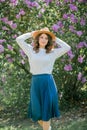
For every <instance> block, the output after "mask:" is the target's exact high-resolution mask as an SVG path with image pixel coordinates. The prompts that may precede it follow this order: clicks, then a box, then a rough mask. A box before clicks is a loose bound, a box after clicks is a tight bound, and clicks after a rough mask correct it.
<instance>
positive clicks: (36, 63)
mask: <svg viewBox="0 0 87 130" xmlns="http://www.w3.org/2000/svg"><path fill="white" fill-rule="evenodd" d="M30 37H32V35H31V33H25V34H23V35H21V36H19V37H17V38H16V41H17V43H18V45H19V46H20V47H21V48H22V49H23V51H24V52H25V54H26V55H27V56H28V59H29V64H30V72H31V73H32V74H33V75H36V74H52V70H53V65H54V62H55V60H56V59H57V58H59V57H60V56H62V55H64V54H65V53H66V52H68V51H69V50H70V49H71V47H70V46H69V45H68V44H67V43H65V42H64V41H62V40H61V39H59V38H56V43H57V44H58V45H60V48H54V49H52V51H51V52H50V53H46V50H45V49H42V48H40V49H39V52H38V53H36V52H35V51H34V50H33V46H32V45H30V44H28V43H26V41H25V40H26V39H28V38H30Z"/></svg>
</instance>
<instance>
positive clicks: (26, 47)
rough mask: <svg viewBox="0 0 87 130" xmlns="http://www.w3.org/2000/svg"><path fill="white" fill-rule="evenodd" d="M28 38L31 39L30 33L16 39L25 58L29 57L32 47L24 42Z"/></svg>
mask: <svg viewBox="0 0 87 130" xmlns="http://www.w3.org/2000/svg"><path fill="white" fill-rule="evenodd" d="M30 37H32V32H31V33H25V34H23V35H20V36H18V37H17V38H16V41H17V43H18V45H19V46H20V47H21V48H22V50H23V51H24V52H25V54H26V55H27V56H29V54H30V50H31V47H32V46H31V45H30V44H28V43H26V42H25V40H26V39H28V38H30Z"/></svg>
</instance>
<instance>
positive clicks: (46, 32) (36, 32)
mask: <svg viewBox="0 0 87 130" xmlns="http://www.w3.org/2000/svg"><path fill="white" fill-rule="evenodd" d="M42 33H43V34H48V35H50V36H51V37H52V40H55V39H56V36H55V35H54V34H53V33H52V32H50V31H40V30H38V31H35V32H34V33H33V38H34V39H35V38H36V37H37V36H38V35H39V34H42Z"/></svg>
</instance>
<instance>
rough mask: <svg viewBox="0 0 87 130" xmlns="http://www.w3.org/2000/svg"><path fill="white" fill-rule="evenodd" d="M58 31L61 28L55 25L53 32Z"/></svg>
mask: <svg viewBox="0 0 87 130" xmlns="http://www.w3.org/2000/svg"><path fill="white" fill-rule="evenodd" d="M58 29H59V26H58V25H57V24H54V25H53V26H52V30H53V31H54V32H57V31H58Z"/></svg>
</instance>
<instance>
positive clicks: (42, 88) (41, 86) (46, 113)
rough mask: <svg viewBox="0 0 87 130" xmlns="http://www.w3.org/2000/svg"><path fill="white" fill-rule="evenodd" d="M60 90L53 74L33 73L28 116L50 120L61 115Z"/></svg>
mask: <svg viewBox="0 0 87 130" xmlns="http://www.w3.org/2000/svg"><path fill="white" fill-rule="evenodd" d="M59 116H60V111H59V105H58V91H57V87H56V84H55V81H54V79H53V76H52V75H51V74H39V75H32V80H31V90H30V103H29V108H28V117H29V118H32V120H33V121H38V120H43V121H49V120H50V119H51V118H54V117H59Z"/></svg>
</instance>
